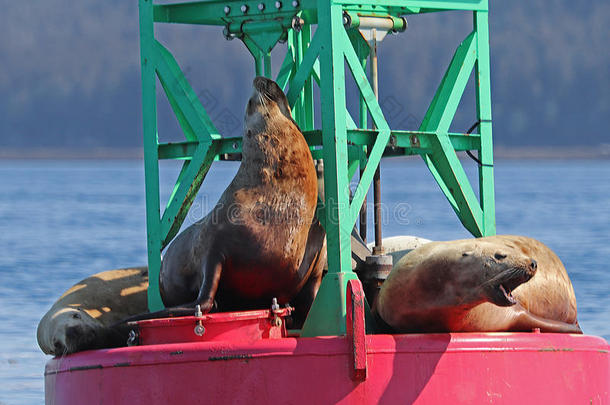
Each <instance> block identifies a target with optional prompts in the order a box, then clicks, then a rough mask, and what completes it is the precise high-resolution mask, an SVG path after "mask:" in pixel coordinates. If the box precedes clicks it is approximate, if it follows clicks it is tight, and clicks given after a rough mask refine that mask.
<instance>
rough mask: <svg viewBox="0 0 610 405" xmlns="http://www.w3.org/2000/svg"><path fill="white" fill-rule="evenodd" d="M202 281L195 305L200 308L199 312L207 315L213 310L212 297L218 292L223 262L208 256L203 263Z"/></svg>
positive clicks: (215, 257)
mask: <svg viewBox="0 0 610 405" xmlns="http://www.w3.org/2000/svg"><path fill="white" fill-rule="evenodd" d="M203 263H204V265H203V269H202V270H201V274H203V280H202V281H201V288H200V289H199V295H198V296H197V300H196V301H195V303H194V305H193V307H194V306H195V305H199V306H200V307H201V312H203V313H204V314H205V313H208V312H210V311H211V310H212V308H214V297H215V296H216V291H218V283H219V281H220V275H221V274H222V267H223V261H222V260H220V259H219V258H218V257H217V256H210V257H208V259H207V260H204V261H203Z"/></svg>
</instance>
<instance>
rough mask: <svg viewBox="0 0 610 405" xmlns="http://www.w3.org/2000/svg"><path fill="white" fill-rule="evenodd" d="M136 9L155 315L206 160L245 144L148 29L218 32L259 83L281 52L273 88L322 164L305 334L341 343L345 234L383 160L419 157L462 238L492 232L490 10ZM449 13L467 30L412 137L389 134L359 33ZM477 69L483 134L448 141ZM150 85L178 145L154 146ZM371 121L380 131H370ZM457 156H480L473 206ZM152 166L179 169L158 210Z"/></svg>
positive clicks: (451, 2) (255, 0) (383, 0)
mask: <svg viewBox="0 0 610 405" xmlns="http://www.w3.org/2000/svg"><path fill="white" fill-rule="evenodd" d="M139 7H140V48H141V63H142V105H143V119H144V160H145V174H146V219H147V236H148V265H149V279H150V286H149V290H148V303H149V308H150V309H151V310H158V309H161V308H162V307H163V304H162V302H161V298H160V295H159V285H158V274H159V269H160V265H161V252H162V251H163V249H164V248H165V247H166V246H167V244H168V243H169V242H170V241H171V240H172V238H173V237H174V236H176V234H177V233H178V230H179V229H180V226H181V225H182V222H183V221H184V218H185V216H186V214H187V212H188V210H189V208H190V206H191V204H192V202H193V199H194V198H195V195H196V194H197V192H198V190H199V188H200V186H201V183H202V182H203V179H204V177H205V175H206V174H207V172H208V170H209V168H210V166H211V164H212V162H213V161H214V160H215V159H217V158H218V157H219V156H220V155H222V154H225V153H239V152H241V138H240V137H235V138H222V137H221V135H220V134H219V132H218V130H217V129H216V127H215V126H214V123H213V122H212V121H211V119H210V117H209V116H208V114H207V113H206V110H205V108H204V107H203V106H202V104H201V102H200V101H199V99H198V98H197V95H196V94H195V92H194V91H193V89H192V87H191V86H190V84H189V83H188V81H187V80H186V78H185V76H184V74H183V73H182V71H181V69H180V67H179V65H178V63H177V62H176V60H175V59H174V57H173V56H172V54H171V53H170V51H169V50H168V49H167V48H165V47H164V46H163V45H162V44H161V43H160V42H158V41H157V40H156V39H155V34H154V26H155V23H181V24H203V25H217V26H221V27H224V31H223V32H224V35H225V36H226V37H227V38H230V37H236V38H239V39H240V40H242V41H243V42H244V44H245V45H246V46H247V48H248V50H249V51H250V53H251V54H252V55H253V57H254V61H255V71H256V74H257V75H265V76H267V77H272V72H271V54H270V52H271V50H272V49H273V48H274V46H275V45H276V44H277V43H278V42H280V41H281V42H284V41H286V43H287V51H286V55H285V57H284V60H283V63H282V65H281V68H280V71H279V73H278V74H277V76H276V77H273V79H274V80H275V81H276V82H277V83H278V84H279V85H280V87H282V88H283V89H284V90H285V91H286V94H287V96H288V100H289V102H290V104H291V106H292V107H293V115H294V118H295V120H296V121H297V123H298V124H299V126H300V127H301V129H302V130H303V132H304V135H305V138H306V139H307V142H308V143H309V145H310V147H311V149H312V155H313V157H314V158H315V159H323V161H324V187H325V195H324V201H319V207H318V211H317V215H318V218H319V219H320V221H321V222H322V224H323V225H324V227H325V229H326V233H327V243H328V267H329V273H328V274H327V276H326V277H325V278H324V280H323V282H322V285H321V287H320V290H319V292H318V296H317V298H316V301H315V302H314V304H313V306H312V308H311V311H310V314H309V317H308V319H307V321H306V323H305V326H304V328H303V331H302V335H304V336H313V335H336V334H342V333H344V328H345V291H346V285H347V282H348V281H349V280H351V279H355V278H356V275H355V273H354V272H352V270H351V245H350V234H351V231H352V228H353V227H354V224H355V223H356V221H357V219H358V217H359V213H360V209H361V207H362V204H363V202H364V199H365V196H366V194H367V191H368V190H369V188H370V186H371V182H372V181H373V177H374V175H375V172H376V170H377V168H378V166H379V162H380V160H381V158H382V157H384V156H397V155H413V154H418V155H420V156H421V157H422V159H423V160H424V163H425V164H426V165H427V166H428V168H429V169H430V172H431V173H432V176H433V177H434V178H435V180H436V181H437V183H438V184H439V186H440V188H441V190H442V192H443V193H444V195H445V196H446V197H447V200H448V201H449V203H450V205H451V206H452V207H453V209H454V210H455V212H456V214H457V215H458V217H459V219H460V221H461V222H462V224H463V225H464V226H465V227H466V229H467V230H468V231H469V232H470V233H472V234H473V235H474V236H477V237H478V236H487V235H493V234H495V211H494V186H493V151H492V125H491V95H490V72H489V37H488V2H487V0H239V1H238V0H225V1H221V0H206V1H196V2H188V3H173V4H153V1H152V0H139ZM450 10H461V11H471V12H472V15H473V29H472V32H471V33H470V34H469V35H468V36H467V37H466V38H465V39H464V40H463V41H462V42H461V43H460V44H459V45H458V46H457V49H456V51H455V54H454V56H453V59H452V61H451V63H450V64H449V67H448V68H447V71H446V73H445V76H444V77H443V79H442V81H441V83H440V85H439V86H438V89H437V91H436V94H435V95H434V98H433V99H432V101H431V103H430V106H429V107H428V110H427V112H426V115H425V117H424V119H423V120H422V122H421V125H420V126H419V129H418V130H416V131H406V130H400V129H391V128H390V126H389V125H388V123H387V121H386V119H385V117H384V114H383V111H382V109H381V107H380V106H379V103H378V101H377V98H376V94H375V92H374V90H373V87H372V85H371V83H370V81H369V78H368V77H367V74H366V72H365V69H366V65H367V60H368V59H369V53H370V50H371V48H370V47H369V44H368V42H367V41H366V40H365V39H364V37H363V35H362V34H361V32H360V31H359V28H362V27H363V26H365V25H367V24H370V23H371V21H373V24H372V26H376V27H378V29H385V30H386V31H387V30H396V31H400V30H404V28H406V26H405V25H406V21H405V19H404V18H403V17H405V16H411V15H416V14H421V13H429V12H437V11H450ZM314 26H315V30H314V29H313V28H314ZM314 32H315V33H314ZM346 64H347V66H348V67H349V71H350V72H351V74H352V76H353V79H354V81H355V83H356V85H357V88H358V90H359V93H360V95H359V97H360V114H359V117H358V120H357V121H356V120H354V119H353V118H352V117H351V116H350V114H349V112H348V111H347V109H346V96H345V85H346V77H345V65H346ZM473 69H474V74H475V80H474V83H475V87H476V114H477V116H476V121H477V123H478V128H479V131H478V133H472V134H463V133H450V132H449V127H450V124H451V122H452V120H453V117H454V115H455V112H456V110H457V107H458V104H459V101H460V99H461V97H462V94H463V92H464V89H465V87H466V84H467V82H468V79H469V77H470V76H471V74H472V71H473ZM157 78H158V80H159V83H160V84H161V86H162V87H163V90H164V91H165V94H166V96H167V98H168V100H169V102H170V105H171V107H172V109H173V111H174V113H175V115H176V117H177V119H178V122H179V123H180V126H181V128H182V130H183V132H184V136H185V138H186V139H185V141H184V142H179V143H171V144H169V143H165V144H164V143H159V141H158V135H157V111H156V105H157V102H156V85H157ZM314 82H315V83H316V84H317V86H319V89H320V104H321V121H322V128H321V129H316V128H315V127H314V92H313V86H314ZM367 114H370V116H371V118H372V120H373V124H374V126H373V127H374V128H376V129H367V128H368V125H367ZM456 151H476V152H477V153H478V162H479V198H477V196H476V194H475V192H474V190H473V188H472V186H471V184H470V182H469V180H468V178H467V177H466V174H465V172H464V169H463V167H462V165H461V163H460V161H459V159H458V157H457V155H456ZM160 159H181V160H183V162H184V163H183V166H182V170H181V172H180V174H179V176H178V179H177V181H176V184H175V187H174V189H173V193H172V195H171V197H170V199H169V202H168V204H167V206H166V207H165V208H164V210H163V212H161V207H160V199H159V165H158V162H159V160H160ZM358 169H360V182H359V184H358V186H357V188H356V191H355V193H354V194H353V197H352V198H351V199H350V194H349V183H350V179H351V178H352V177H353V176H354V174H355V172H356V171H357V170H358Z"/></svg>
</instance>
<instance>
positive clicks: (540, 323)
mask: <svg viewBox="0 0 610 405" xmlns="http://www.w3.org/2000/svg"><path fill="white" fill-rule="evenodd" d="M515 323H516V324H515V330H523V331H530V330H532V329H535V328H538V329H540V331H541V332H546V333H576V334H580V335H582V333H583V332H582V329H580V326H579V325H578V323H575V324H574V323H566V322H561V321H556V320H553V319H546V318H542V317H540V316H536V315H534V314H532V313H530V312H529V311H527V310H525V309H523V311H519V314H518V315H517V317H516V319H515Z"/></svg>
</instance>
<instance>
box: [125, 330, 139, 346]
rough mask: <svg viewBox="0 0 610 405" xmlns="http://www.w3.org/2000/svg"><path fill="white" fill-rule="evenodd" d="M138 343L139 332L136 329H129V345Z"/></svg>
mask: <svg viewBox="0 0 610 405" xmlns="http://www.w3.org/2000/svg"><path fill="white" fill-rule="evenodd" d="M137 344H138V334H137V332H136V331H135V330H130V331H129V338H128V339H127V346H135V345H137Z"/></svg>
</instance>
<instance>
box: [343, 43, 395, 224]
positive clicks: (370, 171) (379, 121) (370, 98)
mask: <svg viewBox="0 0 610 405" xmlns="http://www.w3.org/2000/svg"><path fill="white" fill-rule="evenodd" d="M340 36H341V37H342V38H343V40H344V43H345V44H346V45H345V46H344V52H345V59H346V60H347V65H348V66H349V68H350V70H351V72H352V75H353V76H354V80H355V81H356V85H357V86H358V89H359V90H360V94H361V96H362V98H363V99H364V101H365V103H366V106H367V108H368V110H369V113H370V114H371V118H373V122H374V123H375V125H376V126H377V128H378V129H379V134H378V135H377V139H376V141H375V144H374V145H373V147H372V148H371V150H370V153H369V157H368V159H367V163H366V167H365V169H364V171H363V172H362V174H361V178H360V182H359V184H358V187H357V188H356V192H355V193H354V198H353V200H352V203H351V205H350V223H351V225H352V226H353V225H354V224H355V223H356V219H358V216H359V215H360V208H361V207H362V203H363V202H364V198H365V197H366V194H367V192H368V190H369V188H370V187H371V182H372V181H373V176H374V175H375V171H376V170H377V167H378V166H379V161H380V160H381V157H382V156H383V152H384V150H385V147H386V145H387V144H388V141H389V140H390V134H391V130H390V126H389V125H388V123H387V121H386V120H385V117H384V116H383V112H382V111H381V107H380V106H379V103H378V101H377V98H376V97H375V93H374V92H373V89H372V88H371V85H370V83H369V81H368V79H367V76H366V72H365V71H364V69H362V64H361V62H360V59H359V58H358V55H357V54H356V51H355V50H354V48H353V46H352V43H351V41H350V39H349V37H348V36H347V33H346V32H345V31H343V32H342V35H340Z"/></svg>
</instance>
